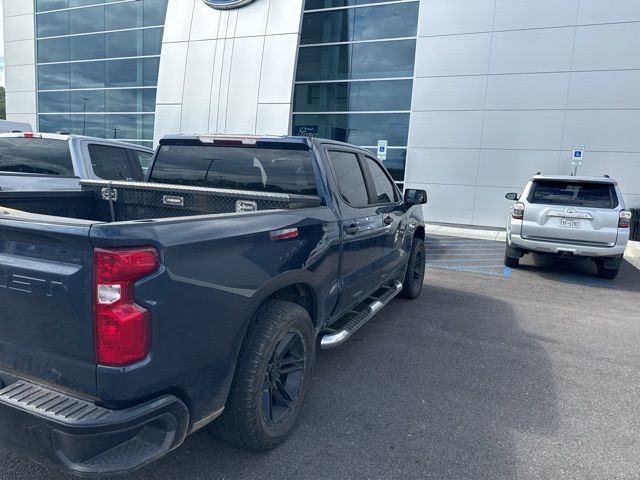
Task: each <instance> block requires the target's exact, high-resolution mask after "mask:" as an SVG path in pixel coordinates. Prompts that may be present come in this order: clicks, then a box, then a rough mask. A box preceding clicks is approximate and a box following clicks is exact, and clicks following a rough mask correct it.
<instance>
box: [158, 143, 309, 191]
mask: <svg viewBox="0 0 640 480" xmlns="http://www.w3.org/2000/svg"><path fill="white" fill-rule="evenodd" d="M150 181H151V182H156V183H168V184H176V185H192V186H198V187H208V188H229V189H234V190H254V191H259V192H274V193H292V194H299V195H317V194H318V190H317V187H316V179H315V175H314V173H313V165H312V163H311V155H310V153H309V152H308V151H300V150H279V149H270V148H244V147H216V146H186V145H163V146H161V147H160V149H159V151H158V154H157V156H156V160H155V163H154V165H153V171H152V172H151V178H150Z"/></svg>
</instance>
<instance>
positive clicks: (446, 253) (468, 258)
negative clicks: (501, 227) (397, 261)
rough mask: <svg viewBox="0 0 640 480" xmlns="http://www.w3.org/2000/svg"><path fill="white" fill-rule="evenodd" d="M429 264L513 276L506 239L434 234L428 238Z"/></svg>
mask: <svg viewBox="0 0 640 480" xmlns="http://www.w3.org/2000/svg"><path fill="white" fill-rule="evenodd" d="M425 243H426V248H427V267H429V268H433V269H438V270H451V271H456V272H463V273H470V274H479V275H487V276H491V277H502V278H510V277H511V274H512V272H511V269H510V268H506V267H505V266H504V262H503V260H504V249H505V247H504V243H502V242H497V241H495V242H494V241H491V240H475V239H472V238H453V237H436V236H432V237H429V238H427V240H426V242H425Z"/></svg>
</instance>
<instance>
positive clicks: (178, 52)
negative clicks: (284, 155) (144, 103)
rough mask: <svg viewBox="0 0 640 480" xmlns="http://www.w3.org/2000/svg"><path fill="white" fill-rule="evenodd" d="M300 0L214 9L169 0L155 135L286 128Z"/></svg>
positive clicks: (196, 1) (196, 0) (195, 0)
mask: <svg viewBox="0 0 640 480" xmlns="http://www.w3.org/2000/svg"><path fill="white" fill-rule="evenodd" d="M302 5H303V0H256V1H255V2H253V3H251V4H250V5H248V6H246V7H243V8H241V9H237V10H229V11H221V10H214V9H212V8H210V7H208V6H206V5H205V4H204V2H202V0H169V6H168V12H167V21H166V26H165V33H164V40H163V46H162V58H161V61H160V74H159V80H158V99H157V106H156V127H155V135H154V136H155V140H156V142H157V141H158V140H159V139H160V138H162V136H164V135H165V134H173V133H187V134H188V133H244V134H281V135H286V134H288V133H289V125H290V121H291V103H292V97H293V81H294V75H295V63H296V58H297V47H298V43H299V35H300V24H301V19H302Z"/></svg>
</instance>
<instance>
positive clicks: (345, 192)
mask: <svg viewBox="0 0 640 480" xmlns="http://www.w3.org/2000/svg"><path fill="white" fill-rule="evenodd" d="M329 159H330V160H331V164H332V165H333V171H334V172H335V173H336V178H337V180H338V187H339V189H340V195H341V196H342V198H343V199H344V201H345V202H347V203H348V204H349V205H351V206H352V207H364V206H366V205H367V204H368V203H369V196H368V194H367V186H366V183H365V181H364V175H363V174H362V169H361V168H360V162H358V156H357V155H356V154H355V153H349V152H335V151H334V152H329Z"/></svg>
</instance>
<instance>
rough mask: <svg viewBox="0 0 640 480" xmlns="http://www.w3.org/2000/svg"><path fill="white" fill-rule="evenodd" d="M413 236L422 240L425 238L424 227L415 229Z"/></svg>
mask: <svg viewBox="0 0 640 480" xmlns="http://www.w3.org/2000/svg"><path fill="white" fill-rule="evenodd" d="M413 236H414V237H417V238H420V239H422V240H424V237H425V235H424V227H418V228H417V229H416V233H414V234H413Z"/></svg>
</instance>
